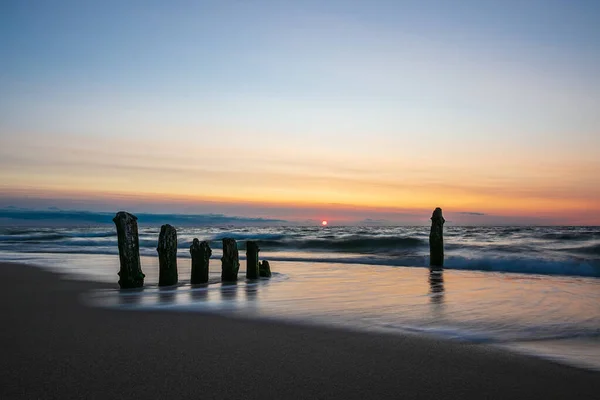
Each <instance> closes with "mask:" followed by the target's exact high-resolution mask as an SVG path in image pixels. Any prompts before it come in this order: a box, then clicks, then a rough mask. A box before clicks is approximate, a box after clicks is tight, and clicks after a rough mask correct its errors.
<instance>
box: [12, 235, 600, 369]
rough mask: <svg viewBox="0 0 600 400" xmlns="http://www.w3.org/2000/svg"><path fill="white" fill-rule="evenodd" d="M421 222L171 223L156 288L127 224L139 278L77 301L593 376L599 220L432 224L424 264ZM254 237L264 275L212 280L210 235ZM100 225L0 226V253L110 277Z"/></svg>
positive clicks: (112, 268) (150, 257)
mask: <svg viewBox="0 0 600 400" xmlns="http://www.w3.org/2000/svg"><path fill="white" fill-rule="evenodd" d="M428 231H429V230H428V228H427V227H395V228H388V227H386V228H379V227H377V228H370V227H369V228H366V227H328V228H321V227H307V228H302V227H288V228H286V227H276V228H254V227H253V228H239V227H235V228H234V227H222V228H214V227H207V228H181V229H179V230H178V243H179V260H178V269H179V276H180V284H179V285H177V286H176V287H168V288H158V287H157V282H158V258H157V256H156V242H157V239H158V233H159V228H158V227H141V228H140V247H141V249H140V252H141V254H142V268H143V270H144V273H145V274H146V285H145V287H144V288H143V289H141V290H128V291H119V290H116V289H115V290H98V291H96V292H93V293H89V294H88V295H86V297H85V299H84V300H85V301H87V302H88V303H89V304H91V305H95V306H101V307H116V308H126V309H130V310H132V311H134V310H137V309H157V308H158V309H170V310H178V311H185V312H214V313H220V314H231V315H235V316H237V317H248V318H257V317H260V318H269V319H276V320H292V321H296V322H301V323H307V324H318V325H329V326H337V327H343V328H344V329H356V330H365V331H378V332H387V333H389V334H395V333H402V334H407V333H408V334H416V335H432V336H437V337H443V338H447V339H450V340H460V341H465V342H470V343H474V344H488V345H494V346H501V347H506V348H507V349H510V350H513V351H520V352H526V353H529V354H532V355H536V356H541V357H545V358H549V359H552V360H555V361H559V362H564V363H568V364H571V365H575V366H578V367H584V368H592V369H597V370H600V279H599V277H600V228H596V227H559V228H557V227H552V228H549V227H529V228H527V227H497V228H481V227H479V228H475V227H473V228H468V227H448V228H447V229H445V248H446V265H445V269H444V270H430V269H429V268H428V267H427V265H428V263H429V261H428V253H429V249H428V241H427V240H428V234H429V232H428ZM194 237H197V238H199V239H200V240H209V241H210V244H211V247H212V248H213V256H212V259H211V284H209V285H200V286H194V287H192V286H191V285H190V284H189V277H190V259H189V245H190V244H191V241H192V239H193V238H194ZM223 237H234V238H236V239H237V240H238V244H239V247H240V249H241V251H240V256H241V258H242V259H243V255H244V251H243V248H244V243H245V241H246V240H257V241H259V246H260V247H261V258H262V259H268V260H269V261H270V262H271V268H272V270H273V271H275V274H274V277H273V278H272V279H270V280H266V279H261V280H259V281H246V280H245V279H244V277H243V276H244V267H245V262H244V261H242V263H241V264H242V266H241V268H240V281H239V282H238V283H237V284H234V285H231V284H229V285H227V284H221V283H220V282H219V276H220V261H219V258H220V256H221V253H220V245H221V242H220V239H221V238H223ZM116 240H117V239H116V232H115V229H114V227H111V226H103V227H94V228H85V229H83V228H61V229H35V228H0V259H2V260H12V261H20V262H25V263H33V264H39V265H43V266H46V267H48V268H51V269H54V270H57V271H62V272H66V273H68V274H72V275H77V276H79V277H83V278H87V279H92V280H97V281H103V282H113V283H114V282H116V281H117V279H118V277H117V275H116V274H117V272H118V269H119V260H118V251H117V242H116Z"/></svg>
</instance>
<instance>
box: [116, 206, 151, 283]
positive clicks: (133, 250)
mask: <svg viewBox="0 0 600 400" xmlns="http://www.w3.org/2000/svg"><path fill="white" fill-rule="evenodd" d="M113 222H114V223H115V225H116V227H117V238H118V246H119V261H120V264H121V269H120V270H119V286H120V287H121V288H122V289H129V288H137V287H142V286H144V277H145V275H144V274H143V273H142V266H141V263H140V239H139V237H138V225H137V217H136V216H135V215H133V214H129V213H127V212H125V211H119V212H118V213H117V215H115V217H114V218H113Z"/></svg>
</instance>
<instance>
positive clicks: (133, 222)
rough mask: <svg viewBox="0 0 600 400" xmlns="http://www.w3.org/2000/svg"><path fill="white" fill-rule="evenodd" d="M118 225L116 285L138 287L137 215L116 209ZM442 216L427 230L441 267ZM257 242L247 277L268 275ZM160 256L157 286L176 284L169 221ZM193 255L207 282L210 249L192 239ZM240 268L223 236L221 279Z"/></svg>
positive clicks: (231, 242) (197, 278) (197, 279)
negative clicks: (259, 254)
mask: <svg viewBox="0 0 600 400" xmlns="http://www.w3.org/2000/svg"><path fill="white" fill-rule="evenodd" d="M113 221H114V223H115V225H116V226H117V236H118V243H119V259H120V264H121V268H120V271H119V285H120V286H121V288H137V287H141V286H144V277H145V275H144V274H143V273H142V267H141V263H140V245H139V237H138V226H137V217H136V216H135V215H133V214H129V213H127V212H124V211H120V212H118V213H117V215H116V216H115V218H113ZM444 222H446V221H445V220H444V217H443V216H442V209H441V208H439V207H438V208H436V209H435V210H434V211H433V215H432V216H431V231H430V233H429V260H430V266H431V267H436V268H441V267H443V266H444V238H443V227H444ZM259 250H260V249H259V248H258V245H257V244H256V242H254V241H250V240H249V241H247V242H246V262H247V267H246V278H248V279H258V278H259V277H270V276H271V268H270V266H269V262H268V261H266V260H265V261H263V262H261V263H259V261H258V252H259ZM157 251H158V260H159V278H158V285H159V286H170V285H175V284H176V283H177V281H178V275H177V231H176V230H175V228H174V227H172V226H171V225H169V224H166V225H163V226H162V227H161V228H160V235H159V237H158V247H157ZM190 254H191V255H192V274H191V280H190V281H191V283H192V284H197V283H207V282H208V263H209V260H210V256H211V255H212V250H211V249H210V246H209V245H208V242H206V241H203V242H200V241H199V240H198V239H194V240H193V242H192V245H191V246H190ZM239 268H240V262H239V254H238V248H237V243H236V241H235V239H232V238H224V239H223V257H222V258H221V280H222V281H223V282H235V281H237V278H238V271H239Z"/></svg>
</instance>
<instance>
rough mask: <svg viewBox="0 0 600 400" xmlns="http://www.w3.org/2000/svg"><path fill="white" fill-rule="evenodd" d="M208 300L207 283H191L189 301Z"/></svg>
mask: <svg viewBox="0 0 600 400" xmlns="http://www.w3.org/2000/svg"><path fill="white" fill-rule="evenodd" d="M208 300H209V290H208V284H202V285H192V290H191V291H190V301H191V302H192V303H200V302H205V301H208Z"/></svg>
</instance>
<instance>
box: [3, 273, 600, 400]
mask: <svg viewBox="0 0 600 400" xmlns="http://www.w3.org/2000/svg"><path fill="white" fill-rule="evenodd" d="M0 282H2V290H1V292H0V293H1V296H2V297H1V299H0V300H1V301H0V310H1V318H2V327H1V329H0V340H1V343H2V348H1V349H0V399H20V398H23V399H38V398H39V399H71V398H73V399H113V398H128V399H132V398H141V399H151V398H169V399H177V398H192V397H193V398H199V399H262V400H265V399H293V398H295V399H331V398H339V399H362V400H364V399H371V398H373V399H383V398H394V399H400V398H402V399H411V398H420V399H423V398H435V399H449V398H457V399H458V398H460V399H484V398H485V399H509V398H529V399H533V398H544V399H553V398H563V399H585V398H589V399H592V398H598V397H597V396H598V394H599V393H600V373H598V372H591V371H586V370H580V369H575V368H571V367H566V366H562V365H558V364H554V363H551V362H546V361H543V360H539V359H535V358H530V357H526V356H522V355H518V354H512V353H510V352H504V351H501V350H498V349H493V348H489V347H486V346H482V345H469V344H461V343H453V342H447V341H438V340H433V339H429V338H418V337H413V336H398V335H385V334H372V333H369V334H368V333H358V332H347V331H343V330H336V329H325V328H322V329H321V328H315V327H307V326H298V325H292V324H284V323H273V322H266V321H260V320H257V321H253V320H238V319H234V318H227V317H220V316H214V315H203V314H196V313H176V312H166V311H156V312H151V311H147V312H146V311H135V312H132V311H118V310H107V309H95V308H90V307H86V306H84V305H83V304H82V303H81V301H80V298H81V293H83V292H85V291H86V290H90V289H93V288H106V287H110V285H104V284H100V283H92V282H78V281H71V280H66V279H64V277H61V276H60V275H56V274H52V273H50V272H46V271H44V270H42V269H38V268H34V267H30V266H25V265H17V264H0Z"/></svg>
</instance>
